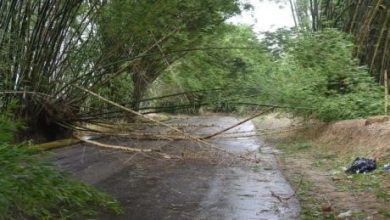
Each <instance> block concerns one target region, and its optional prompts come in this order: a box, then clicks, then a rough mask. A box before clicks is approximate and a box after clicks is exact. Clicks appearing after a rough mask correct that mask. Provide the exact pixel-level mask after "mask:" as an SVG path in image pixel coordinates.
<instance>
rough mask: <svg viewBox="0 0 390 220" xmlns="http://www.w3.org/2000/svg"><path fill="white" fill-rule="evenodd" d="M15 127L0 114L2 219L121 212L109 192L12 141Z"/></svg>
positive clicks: (51, 217)
mask: <svg viewBox="0 0 390 220" xmlns="http://www.w3.org/2000/svg"><path fill="white" fill-rule="evenodd" d="M15 129H16V127H15V124H14V123H13V121H11V120H10V119H9V117H8V115H6V114H0V185H1V188H0V219H4V220H6V219H7V220H8V219H15V220H16V219H18V220H19V219H76V218H80V217H83V216H91V215H95V214H97V212H98V211H99V212H100V211H103V210H106V211H113V212H116V213H119V212H120V211H121V209H120V207H119V205H118V203H117V202H116V201H115V200H114V199H113V198H111V197H110V196H109V195H107V194H105V193H103V192H100V191H98V190H97V189H95V188H93V187H92V186H89V185H86V184H84V183H81V182H79V181H77V180H74V179H73V178H72V177H70V176H69V175H68V174H66V173H64V172H62V171H59V170H58V169H56V168H54V166H53V165H51V164H50V163H49V162H46V161H43V160H42V159H41V157H42V156H41V155H40V154H39V153H38V152H36V150H34V149H33V148H32V147H31V146H29V147H27V146H25V145H12V144H10V141H11V140H12V132H14V131H15Z"/></svg>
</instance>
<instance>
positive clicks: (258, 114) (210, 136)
mask: <svg viewBox="0 0 390 220" xmlns="http://www.w3.org/2000/svg"><path fill="white" fill-rule="evenodd" d="M272 109H273V108H269V109H267V110H265V111H262V112H260V113H257V114H255V115H253V116H251V117H249V118H247V119H245V120H242V121H240V122H239V123H237V124H234V125H232V126H230V127H228V128H225V129H223V130H221V131H218V132H216V133H214V134H211V135H208V136H206V137H202V139H203V140H205V139H210V138H213V137H215V136H218V135H220V134H222V133H224V132H226V131H229V130H231V129H233V128H235V127H237V126H240V125H242V124H244V123H245V122H247V121H250V120H252V119H254V118H257V117H259V116H260V115H263V114H264V113H266V112H268V111H270V110H272Z"/></svg>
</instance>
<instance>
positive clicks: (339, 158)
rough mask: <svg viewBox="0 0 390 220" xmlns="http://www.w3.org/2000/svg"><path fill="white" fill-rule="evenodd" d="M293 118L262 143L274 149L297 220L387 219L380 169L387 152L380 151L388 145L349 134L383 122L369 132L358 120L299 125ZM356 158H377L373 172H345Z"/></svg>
mask: <svg viewBox="0 0 390 220" xmlns="http://www.w3.org/2000/svg"><path fill="white" fill-rule="evenodd" d="M279 118H282V119H285V116H283V115H282V116H279ZM279 118H275V116H272V121H273V123H274V124H278V121H279V120H280V119H279ZM286 120H287V119H286ZM288 120H290V121H291V120H292V119H288ZM294 120H295V122H293V124H295V125H294V126H291V124H290V125H284V126H283V127H279V128H277V129H274V130H273V132H272V133H270V134H268V135H266V141H267V143H268V144H270V145H272V146H274V147H275V149H276V150H277V153H276V156H277V159H278V162H279V165H280V167H281V169H282V172H283V174H284V175H285V176H286V178H287V179H288V181H289V182H290V183H291V184H292V186H293V188H294V189H295V191H296V195H297V197H298V199H299V201H300V204H301V208H302V211H301V217H302V219H343V218H338V217H337V216H339V215H340V214H341V213H347V212H350V216H349V218H352V219H366V218H372V219H388V218H389V216H390V213H389V211H388V208H387V207H388V204H389V202H390V194H389V187H390V186H389V180H390V179H389V178H390V177H389V174H388V172H387V171H385V170H384V169H383V165H384V164H385V163H388V158H389V156H390V151H389V150H388V147H387V146H386V147H382V145H385V144H386V143H388V142H387V138H386V137H384V136H380V137H378V136H376V135H375V134H372V135H366V136H364V137H359V136H357V135H356V133H354V132H356V130H362V131H366V130H368V129H371V130H376V129H379V128H380V127H381V126H383V125H384V124H383V123H387V122H382V123H377V124H373V125H370V127H369V128H368V127H367V126H366V125H364V120H362V119H359V120H349V121H339V122H337V125H332V124H331V125H329V124H324V123H319V122H310V123H305V124H303V125H302V124H300V122H299V123H297V119H296V118H295V119H294ZM264 121H265V123H267V121H268V123H269V121H270V119H258V120H256V124H257V125H258V126H264V125H263V124H264ZM362 121H363V122H362ZM351 124H353V126H351ZM387 125H388V123H387ZM297 127H298V128H299V129H297ZM385 132H387V131H385ZM330 133H332V134H333V135H329V134H330ZM329 136H331V137H329ZM381 143H383V144H381ZM361 156H364V157H368V158H376V161H377V169H376V170H374V171H373V172H369V173H363V174H347V173H345V172H344V168H345V167H348V166H349V165H350V163H351V161H353V160H354V159H355V158H356V157H361ZM346 218H348V217H346Z"/></svg>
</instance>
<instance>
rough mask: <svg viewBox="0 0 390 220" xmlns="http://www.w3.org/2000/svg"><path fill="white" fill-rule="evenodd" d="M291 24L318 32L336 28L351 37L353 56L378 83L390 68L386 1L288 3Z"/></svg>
mask: <svg viewBox="0 0 390 220" xmlns="http://www.w3.org/2000/svg"><path fill="white" fill-rule="evenodd" d="M289 3H290V6H291V7H292V9H293V11H294V13H293V14H294V18H295V23H296V25H297V26H300V27H301V28H306V29H310V30H312V31H318V30H321V29H324V28H329V27H330V28H337V29H339V30H341V31H343V32H346V33H349V34H351V35H352V36H353V38H354V42H355V45H356V48H355V50H354V53H355V56H356V57H358V58H359V59H360V61H361V63H362V64H365V65H367V66H368V67H369V70H370V73H371V75H372V76H374V77H375V78H376V80H377V81H378V82H380V83H383V74H384V72H385V70H388V69H389V67H390V45H389V44H390V1H389V0H343V1H342V0H289Z"/></svg>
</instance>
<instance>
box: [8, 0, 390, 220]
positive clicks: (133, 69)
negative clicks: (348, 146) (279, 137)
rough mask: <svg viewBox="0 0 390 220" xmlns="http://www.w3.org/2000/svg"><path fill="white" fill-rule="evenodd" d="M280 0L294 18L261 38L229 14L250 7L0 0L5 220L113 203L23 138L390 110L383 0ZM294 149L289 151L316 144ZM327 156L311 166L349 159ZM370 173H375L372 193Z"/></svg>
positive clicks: (173, 0)
mask: <svg viewBox="0 0 390 220" xmlns="http://www.w3.org/2000/svg"><path fill="white" fill-rule="evenodd" d="M277 2H280V1H277ZM286 4H288V5H289V6H290V7H291V9H292V12H293V15H294V20H295V23H296V26H295V27H294V28H291V29H281V30H278V31H276V32H274V33H262V37H261V38H260V37H259V35H258V33H254V32H253V30H252V29H251V27H248V26H244V25H233V24H229V23H227V22H226V20H227V19H228V18H230V17H232V16H234V15H237V14H239V13H240V12H241V11H243V10H251V6H250V5H248V4H246V3H245V1H238V0H202V1H200V0H188V1H181V0H162V1H134V0H123V1H79V0H69V1H64V0H58V1H53V0H38V1H32V0H27V1H20V0H8V1H2V2H1V3H0V161H1V162H0V163H2V164H3V165H2V166H1V168H0V177H1V178H0V181H1V183H2V189H1V191H0V193H1V194H2V195H4V196H1V197H0V217H3V218H5V219H7V218H14V219H20V218H29V217H35V218H52V219H56V218H75V216H74V213H78V214H80V215H84V214H87V215H89V214H94V213H96V210H98V209H99V208H98V207H105V208H108V209H110V210H113V211H119V208H118V204H117V203H116V202H115V201H114V200H113V199H112V198H110V197H109V196H107V195H105V194H104V193H101V192H98V191H97V190H96V189H93V188H92V187H90V186H87V185H85V184H82V183H79V182H77V181H75V180H72V178H71V177H69V176H68V175H67V174H64V173H62V172H60V171H57V170H56V169H55V168H53V167H52V166H51V165H48V164H47V163H46V162H42V161H41V160H40V159H39V158H40V157H41V155H40V153H38V152H35V151H32V150H30V149H29V148H30V144H27V143H28V142H33V143H38V142H44V141H48V140H56V139H60V138H63V137H68V136H70V135H71V134H72V132H75V131H93V129H91V128H92V127H93V126H94V125H99V126H100V125H101V124H102V123H105V124H115V123H116V122H117V121H121V122H134V121H136V118H137V117H138V116H140V115H141V114H142V115H144V116H145V117H148V116H147V115H149V114H152V113H160V112H168V113H195V114H197V113H202V112H204V111H211V112H228V113H241V114H248V113H251V112H253V111H259V110H268V108H272V109H281V110H283V111H287V112H291V113H294V114H295V115H297V116H301V117H304V118H306V119H310V118H315V119H318V120H321V121H325V122H331V121H336V120H342V119H355V118H362V117H368V116H372V115H381V114H387V107H388V102H387V97H386V99H385V101H384V98H383V96H384V95H383V94H384V92H383V91H384V90H385V89H387V70H388V69H389V65H390V63H389V62H390V59H389V58H390V49H389V44H390V43H389V42H390V37H389V36H390V28H389V27H390V21H389V20H390V3H389V1H384V0H375V1H354V0H350V1H317V0H310V1H309V0H289V1H286ZM385 87H386V88H385ZM385 91H387V90H385ZM91 94H95V95H91ZM386 95H387V94H386ZM107 100H108V101H107ZM118 106H120V107H119V108H118ZM124 109H126V111H123V110H124ZM19 122H20V123H19ZM21 125H23V126H21ZM94 132H95V131H94ZM298 145H299V144H297V146H296V148H295V147H292V148H291V150H293V149H295V150H294V152H291V154H295V153H297V152H299V154H300V153H303V152H304V153H307V154H310V153H314V152H316V150H313V152H312V151H311V149H312V147H305V146H306V145H300V146H298ZM294 146H295V145H294ZM307 146H309V145H307ZM282 148H283V147H282ZM283 149H284V148H283ZM288 149H289V150H290V148H288ZM313 149H314V148H313ZM315 149H317V148H315ZM333 154H334V152H333V153H332V152H331V151H330V152H329V155H328V156H327V155H324V157H325V159H326V158H327V157H329V158H331V155H333ZM335 156H336V158H338V159H337V160H334V161H332V163H330V164H329V163H327V161H323V162H321V161H322V159H324V158H317V159H318V161H319V162H318V163H319V164H317V165H318V166H319V167H322V168H323V169H331V168H334V167H336V166H339V165H340V164H335V163H336V162H337V161H338V160H339V163H345V162H346V159H345V158H343V159H342V158H339V157H338V156H340V155H335ZM349 159H350V158H349ZM328 166H329V167H328ZM376 174H378V173H376ZM376 174H373V175H374V176H375V178H374V177H373V178H369V179H370V181H371V180H372V181H376V182H375V184H374V185H377V186H378V187H379V188H378V193H379V192H380V190H379V189H380V186H381V181H382V180H381V177H378V178H376ZM378 175H379V176H380V173H379V174H378ZM353 178H354V177H353ZM364 180H365V179H364V178H362V180H360V179H356V182H357V183H359V184H355V185H357V186H359V185H361V186H362V187H363V188H364V187H365V186H364V184H363V183H364ZM305 181H306V180H304V182H303V183H304V184H303V185H305V184H306V183H307V182H305ZM30 183H33V184H30ZM360 183H361V184H360ZM306 185H309V184H308V183H307V184H306ZM341 185H343V184H341ZM363 188H357V189H356V190H357V191H359V190H361V189H363ZM19 191H21V192H19ZM381 196H382V197H384V198H385V199H387V200H388V195H387V194H383V193H382V194H381ZM3 198H4V199H3ZM55 207H56V208H55ZM384 215H385V214H384Z"/></svg>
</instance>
